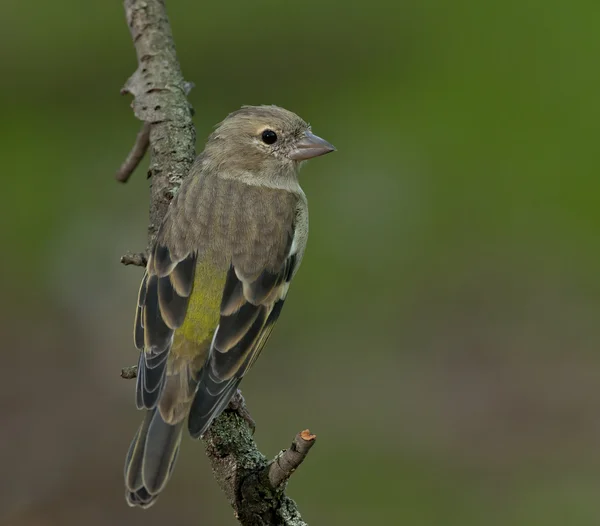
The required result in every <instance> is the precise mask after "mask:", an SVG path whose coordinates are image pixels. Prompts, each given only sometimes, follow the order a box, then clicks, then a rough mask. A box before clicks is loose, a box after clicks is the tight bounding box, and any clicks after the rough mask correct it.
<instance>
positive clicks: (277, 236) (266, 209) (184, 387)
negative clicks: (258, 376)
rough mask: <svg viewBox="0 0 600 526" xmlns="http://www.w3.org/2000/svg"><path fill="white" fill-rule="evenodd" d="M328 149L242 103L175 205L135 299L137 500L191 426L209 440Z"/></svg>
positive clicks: (269, 110) (259, 331)
mask: <svg viewBox="0 0 600 526" xmlns="http://www.w3.org/2000/svg"><path fill="white" fill-rule="evenodd" d="M333 149H334V148H333V146H331V145H330V144H329V143H327V142H326V141H324V140H323V139H320V138H319V137H317V136H315V135H313V134H312V132H311V131H310V127H309V126H308V125H307V124H306V123H305V122H304V121H303V120H302V119H300V118H299V117H298V116H297V115H295V114H293V113H291V112H289V111H287V110H284V109H282V108H277V107H275V106H247V107H243V108H242V109H241V110H238V111H237V112H234V113H232V114H230V115H229V116H228V117H227V118H226V119H225V120H224V121H223V122H222V123H221V124H220V125H219V126H218V127H217V128H216V130H215V132H214V133H213V134H212V135H211V136H210V137H209V140H208V142H207V144H206V147H205V150H204V152H203V153H202V154H201V155H200V156H199V157H198V159H197V160H196V162H195V164H194V166H193V167H192V169H191V172H190V174H189V176H188V177H187V179H186V181H185V182H184V184H183V185H182V187H181V189H180V191H179V192H178V194H177V196H176V197H175V198H174V200H173V202H172V203H171V206H170V207H169V210H168V212H167V214H166V217H165V219H164V221H163V224H162V225H161V227H160V229H159V232H158V235H157V238H156V241H155V244H154V246H153V248H152V251H151V254H150V257H149V260H148V264H147V267H146V272H145V274H144V277H143V279H142V284H141V286H140V291H139V295H138V302H137V306H136V317H135V327H134V341H135V345H136V347H137V348H138V349H139V350H140V351H141V352H140V359H139V365H138V377H137V384H136V404H137V407H138V408H140V409H144V410H145V411H146V416H145V418H144V421H143V422H142V425H141V426H140V428H139V430H138V432H137V433H136V435H135V437H134V439H133V441H132V444H131V446H130V449H129V452H128V454H127V458H126V461H125V487H126V497H127V501H128V503H129V504H130V505H132V506H141V507H148V506H150V505H151V504H152V503H153V502H154V501H155V499H156V497H157V495H158V494H159V493H160V492H161V491H162V489H163V488H164V487H165V485H166V483H167V481H168V479H169V477H170V474H171V472H172V470H173V466H174V464H175V460H176V458H177V454H178V450H179V444H180V442H181V435H182V430H183V427H184V425H185V423H186V422H187V427H188V430H189V432H190V434H191V435H192V436H193V437H200V436H202V435H203V434H204V433H205V432H206V430H207V429H208V427H209V426H210V424H211V422H212V421H213V420H214V418H216V417H217V416H218V415H219V414H220V413H221V411H223V409H224V408H225V407H226V406H227V404H228V403H229V400H230V399H231V397H232V396H233V395H234V394H235V391H236V389H237V386H238V385H239V383H240V381H241V380H242V377H243V376H244V375H245V373H246V372H247V371H248V370H249V369H250V367H251V366H252V365H253V364H254V362H255V361H256V359H257V357H258V355H259V354H260V351H261V349H262V348H263V346H264V344H265V343H266V341H267V339H268V338H269V336H270V334H271V331H272V330H273V327H274V324H275V322H276V321H277V318H278V317H279V314H280V313H281V309H282V307H283V303H284V301H285V298H286V295H287V291H288V288H289V284H290V282H291V280H292V278H293V276H294V274H295V272H296V271H297V270H298V267H299V265H300V262H301V260H302V256H303V254H304V249H305V246H306V239H307V236H308V209H307V203H306V197H305V195H304V192H303V191H302V189H301V188H300V185H299V184H298V170H299V167H300V164H301V163H302V161H305V160H307V159H310V158H312V157H316V156H318V155H322V154H324V153H328V152H330V151H333ZM186 419H187V420H186Z"/></svg>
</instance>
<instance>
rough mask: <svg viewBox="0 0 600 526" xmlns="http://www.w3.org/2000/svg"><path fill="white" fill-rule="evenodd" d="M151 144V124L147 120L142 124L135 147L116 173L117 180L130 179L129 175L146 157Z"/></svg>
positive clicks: (124, 181) (122, 181) (123, 181)
mask: <svg viewBox="0 0 600 526" xmlns="http://www.w3.org/2000/svg"><path fill="white" fill-rule="evenodd" d="M149 144H150V124H149V123H147V122H145V123H144V124H142V128H141V129H140V131H139V132H138V134H137V137H136V138H135V143H134V145H133V148H132V149H131V151H130V152H129V154H128V155H127V158H126V159H125V161H123V164H122V165H121V167H120V168H119V170H118V171H117V173H116V175H115V178H116V179H117V181H119V182H121V183H126V182H127V181H128V180H129V176H130V175H131V174H132V173H133V172H134V170H135V169H136V168H137V167H138V164H140V162H141V160H142V159H143V158H144V155H146V150H148V145H149Z"/></svg>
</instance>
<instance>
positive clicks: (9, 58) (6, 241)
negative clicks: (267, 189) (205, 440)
mask: <svg viewBox="0 0 600 526" xmlns="http://www.w3.org/2000/svg"><path fill="white" fill-rule="evenodd" d="M168 11H169V14H170V19H171V23H172V27H173V31H174V34H175V40H176V44H177V48H178V52H179V58H180V61H181V64H182V68H183V71H184V75H185V77H186V79H188V80H191V81H193V82H195V83H196V88H195V89H194V90H193V92H192V93H191V96H190V98H191V102H192V103H193V105H194V107H195V109H196V111H197V114H196V117H195V123H196V126H197V132H198V149H199V150H200V149H201V148H202V144H203V142H204V139H205V137H206V136H207V135H208V133H209V132H210V131H211V128H212V126H213V125H214V124H215V123H216V122H218V121H219V120H221V119H222V118H223V117H224V116H225V115H226V114H227V113H228V112H230V111H232V110H234V109H236V108H238V107H239V106H240V105H242V104H260V103H276V104H278V105H282V106H285V107H287V108H289V109H292V110H294V111H296V112H297V113H299V114H300V115H302V116H303V117H304V118H305V119H307V120H309V121H310V122H311V123H312V125H313V129H314V130H315V131H316V133H318V134H319V135H322V136H323V137H325V138H327V139H328V140H330V141H331V142H333V143H334V144H335V145H336V146H337V147H338V152H337V153H335V154H332V155H329V156H326V157H324V158H322V159H319V160H317V161H314V162H312V163H310V165H309V166H308V167H307V168H305V170H304V171H303V174H302V183H303V186H304V188H305V191H306V193H307V195H308V198H309V201H310V207H311V237H310V241H309V246H308V251H307V255H306V257H305V260H304V263H303V268H302V270H301V272H300V273H299V275H298V276H297V280H296V282H295V284H294V286H293V287H292V292H291V295H290V297H289V299H288V302H287V304H286V308H285V312H284V315H283V316H282V318H281V321H280V323H279V326H278V328H277V330H276V331H275V334H274V337H273V339H272V340H271V342H270V343H269V345H268V346H267V348H266V350H265V352H264V353H263V355H262V357H261V359H260V361H259V362H258V364H257V366H256V368H255V369H254V370H253V372H252V374H251V375H249V376H248V377H247V379H246V380H245V381H244V383H243V384H242V386H243V391H244V394H245V396H246V399H247V401H248V403H249V406H250V408H251V410H252V413H253V416H254V418H255V419H256V421H257V423H258V428H257V431H256V439H257V441H258V444H259V446H260V448H261V449H262V451H263V452H265V454H267V455H269V456H272V455H274V454H276V453H277V451H278V450H279V449H281V448H283V447H287V446H288V444H289V443H290V441H291V439H292V438H293V436H294V435H295V433H296V432H297V431H299V430H300V429H303V428H306V427H310V429H311V430H313V431H314V432H316V433H317V435H318V437H319V438H318V444H317V446H316V447H315V448H314V449H313V450H312V452H311V454H310V456H309V458H308V460H307V462H306V463H305V464H304V465H303V466H302V467H301V469H300V470H299V471H298V473H297V474H295V475H294V477H293V478H292V480H291V482H290V484H289V488H288V490H289V494H290V495H291V496H292V497H293V498H294V499H296V500H297V502H298V503H299V505H300V509H301V510H302V512H303V515H304V517H305V519H306V520H307V521H308V522H309V523H310V524H312V525H318V524H323V525H326V524H327V525H331V524H345V525H364V524H398V525H403V524H407V525H408V524H410V525H411V526H420V525H432V526H437V525H443V526H452V525H457V526H458V525H460V526H471V525H473V526H479V525H483V524H485V525H486V526H496V525H498V526H499V525H507V524H511V525H517V526H518V525H527V526H529V525H534V524H535V525H536V526H537V525H541V526H554V525H556V526H564V525H565V524H568V525H570V526H587V525H590V526H591V525H597V524H599V523H600V500H599V495H600V354H599V352H598V351H599V344H600V323H599V318H600V280H599V276H598V268H600V246H599V243H600V241H599V235H598V233H599V231H600V207H599V206H598V200H599V192H600V178H599V177H598V176H599V170H598V165H599V162H598V158H599V151H600V149H599V146H598V140H599V137H600V100H599V96H598V90H599V86H600V68H598V57H599V56H600V39H598V35H599V34H600V4H599V3H598V2H597V0H587V1H586V0H575V1H572V2H564V1H558V0H503V1H502V2H480V1H479V0H454V1H452V2H447V1H443V0H426V1H424V2H414V1H413V2H398V1H392V0H389V1H386V0H372V1H371V2H368V3H364V2H358V1H354V0H347V1H345V2H343V3H342V2H335V1H333V0H330V1H325V0H303V1H302V2H272V1H265V0H257V1H254V2H221V3H218V2H199V1H192V0H185V1H184V0H181V1H178V2H175V1H169V2H168ZM135 66H136V64H135V55H134V51H133V47H132V45H131V41H130V36H129V32H128V30H127V27H126V24H125V21H124V15H123V10H122V6H121V5H120V3H119V2H78V1H75V0H63V1H62V2H60V5H59V4H57V3H55V2H42V1H39V0H38V1H34V2H18V1H17V0H8V2H6V1H5V2H3V3H2V13H1V14H0V78H1V81H0V106H1V107H2V113H1V117H0V137H1V141H0V152H1V165H2V179H1V180H2V206H1V207H0V218H1V225H2V227H1V232H0V235H1V236H2V238H1V241H2V246H3V247H4V252H3V257H2V263H1V269H2V272H1V273H0V284H1V286H2V291H3V293H2V302H0V330H1V334H2V349H1V353H2V355H1V358H2V366H1V371H2V375H1V376H2V381H1V382H0V409H1V416H0V456H1V462H0V466H1V467H0V524H2V525H5V524H6V525H16V526H33V525H35V526H54V525H61V526H71V525H79V524H86V525H88V526H94V525H106V524H116V525H121V524H122V525H128V526H130V525H131V526H134V525H144V526H148V525H152V524H156V525H159V524H173V525H188V524H203V525H211V526H212V525H214V526H221V525H223V526H233V525H235V524H236V521H235V519H234V517H233V514H232V511H231V509H230V507H229V505H228V503H227V502H226V499H225V497H224V496H223V495H222V494H221V493H220V491H219V489H218V487H217V485H216V482H215V481H214V480H213V478H212V475H211V472H210V468H209V465H208V462H207V460H206V459H205V457H204V449H203V446H202V444H201V443H198V442H193V441H191V440H189V439H187V440H185V441H184V446H183V452H182V455H181V456H180V457H179V461H178V466H177V469H176V472H175V475H174V478H173V480H172V481H171V483H170V485H169V486H168V488H167V490H166V491H165V493H164V495H163V496H162V497H161V498H160V499H159V501H158V503H157V505H156V506H155V507H153V508H152V509H151V510H149V511H147V512H143V511H140V510H132V509H129V508H128V507H127V506H126V505H125V501H124V499H123V483H122V472H121V470H122V463H123V459H124V455H125V452H126V450H127V447H128V445H129V441H130V439H131V437H132V435H133V433H134V432H135V429H136V428H137V426H138V422H139V420H140V418H141V414H139V413H138V412H137V411H136V410H135V408H134V398H133V392H134V383H133V382H131V381H130V382H128V381H125V380H121V379H120V378H119V371H120V369H121V367H122V366H125V365H130V364H133V363H134V362H135V361H136V353H135V351H134V348H133V344H132V338H131V329H132V322H133V314H134V312H133V302H134V301H135V296H136V293H137V288H138V283H139V279H140V277H141V271H140V269H137V268H131V267H129V268H124V267H122V266H121V265H120V264H119V257H120V256H121V254H123V253H124V252H126V251H130V250H134V251H135V250H140V249H143V248H144V247H145V243H146V225H147V207H148V181H147V180H146V177H145V169H144V168H141V169H139V170H138V171H137V172H136V173H135V174H134V176H133V177H132V179H131V180H130V182H129V183H128V184H127V185H119V184H118V183H116V182H115V181H114V179H113V174H114V172H115V170H116V168H117V167H118V166H119V164H120V163H121V161H122V160H123V158H124V156H125V155H126V153H127V152H128V150H129V148H130V146H131V144H132V141H133V138H134V136H135V134H136V132H137V130H138V127H139V123H138V122H137V121H136V120H135V118H134V117H133V115H132V112H131V110H130V108H129V100H128V99H127V98H120V97H119V95H118V91H119V88H120V87H121V85H122V84H123V83H124V81H125V80H126V79H127V77H128V76H129V75H130V74H131V73H132V72H133V70H134V69H135ZM144 166H146V165H144Z"/></svg>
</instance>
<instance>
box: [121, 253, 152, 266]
mask: <svg viewBox="0 0 600 526" xmlns="http://www.w3.org/2000/svg"><path fill="white" fill-rule="evenodd" d="M121 263H123V265H135V266H136V267H145V266H146V264H147V263H148V258H147V257H146V254H142V253H141V252H140V253H138V254H125V255H123V256H121Z"/></svg>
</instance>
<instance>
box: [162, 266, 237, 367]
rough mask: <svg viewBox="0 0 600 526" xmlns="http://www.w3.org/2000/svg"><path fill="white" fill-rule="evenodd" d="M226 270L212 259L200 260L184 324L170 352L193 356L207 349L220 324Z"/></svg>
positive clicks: (175, 337) (181, 355) (175, 335)
mask: <svg viewBox="0 0 600 526" xmlns="http://www.w3.org/2000/svg"><path fill="white" fill-rule="evenodd" d="M226 276H227V271H224V270H221V269H218V268H215V267H214V265H212V264H211V263H209V262H206V261H198V262H197V263H196V273H195V277H194V288H193V289H192V294H191V296H190V301H189V304H188V308H187V313H186V316H185V320H184V322H183V325H182V326H181V327H179V329H177V330H176V331H175V334H174V337H173V346H172V347H171V354H172V355H173V357H174V358H183V357H186V358H189V359H194V358H196V357H197V355H198V354H199V353H203V352H205V351H206V349H207V348H208V346H210V343H211V341H212V338H213V335H214V333H215V329H216V328H217V326H218V325H219V318H220V307H221V298H222V296H223V287H224V286H225V278H226Z"/></svg>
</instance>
